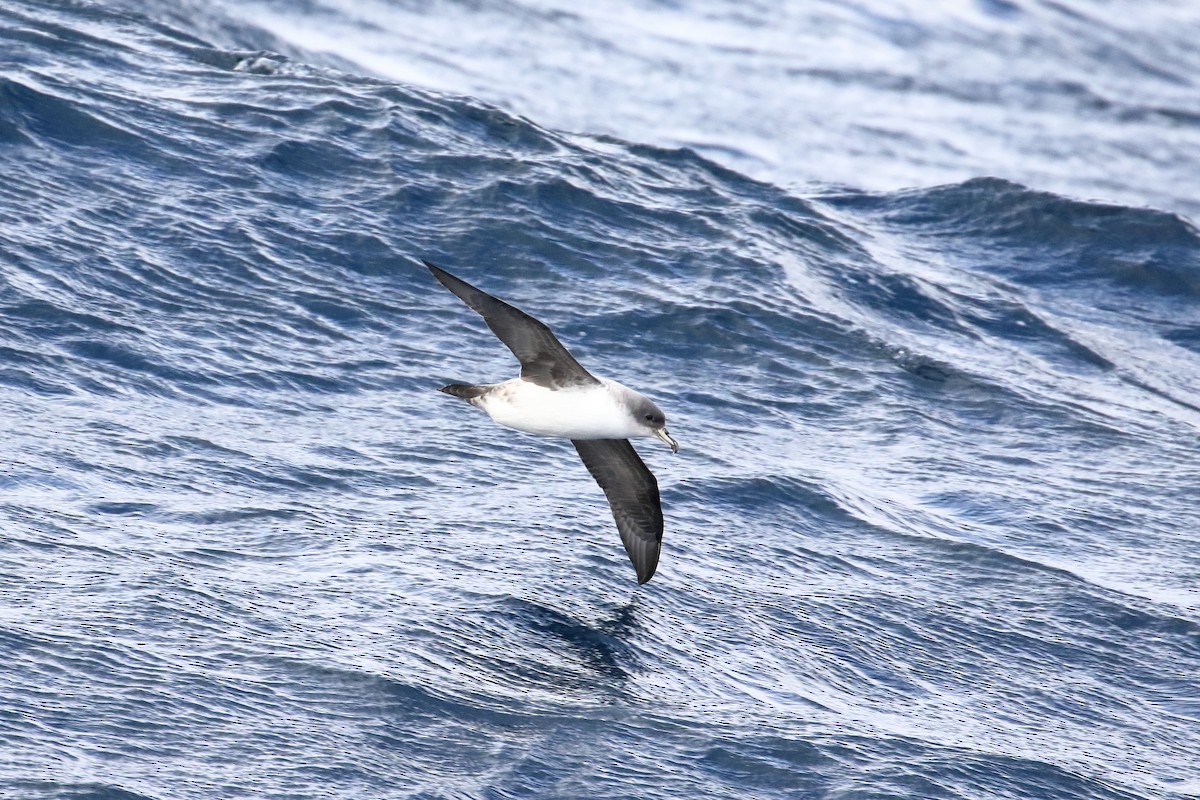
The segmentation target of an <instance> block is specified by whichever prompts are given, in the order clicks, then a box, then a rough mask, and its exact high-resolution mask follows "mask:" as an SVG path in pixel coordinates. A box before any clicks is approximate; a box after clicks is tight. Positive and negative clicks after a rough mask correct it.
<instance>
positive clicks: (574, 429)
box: [473, 378, 642, 439]
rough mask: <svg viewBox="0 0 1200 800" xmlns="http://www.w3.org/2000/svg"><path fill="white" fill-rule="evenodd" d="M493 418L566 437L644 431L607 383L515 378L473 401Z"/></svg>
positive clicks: (613, 436)
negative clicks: (552, 384) (566, 384)
mask: <svg viewBox="0 0 1200 800" xmlns="http://www.w3.org/2000/svg"><path fill="white" fill-rule="evenodd" d="M473 403H474V405H477V406H479V407H480V408H482V409H483V410H484V411H486V412H487V413H488V416H490V417H491V418H492V419H493V420H495V421H496V422H498V423H500V424H501V425H506V426H508V427H510V428H516V429H517V430H519V431H525V432H527V433H536V434H538V435H540V436H561V437H564V438H567V439H628V438H629V437H630V436H637V435H640V434H641V433H642V431H641V430H640V429H639V426H637V425H635V424H634V422H633V420H632V418H631V417H630V416H629V413H628V412H627V411H626V410H625V408H624V406H622V405H621V404H620V403H619V402H618V401H617V398H616V397H614V395H613V393H612V392H611V391H610V390H609V388H608V386H607V385H605V384H600V385H598V386H587V387H580V388H577V389H557V390H551V389H547V388H545V387H542V386H538V385H537V384H535V383H530V382H529V381H526V380H523V379H521V378H515V379H513V380H511V381H505V382H504V383H501V384H497V386H496V387H495V388H494V389H492V390H491V391H490V392H488V393H487V394H485V395H483V396H481V397H479V398H478V399H477V400H475V401H473Z"/></svg>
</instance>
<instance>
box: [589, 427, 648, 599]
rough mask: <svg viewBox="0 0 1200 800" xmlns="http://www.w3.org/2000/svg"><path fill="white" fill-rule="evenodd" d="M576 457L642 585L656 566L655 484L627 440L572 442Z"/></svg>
mask: <svg viewBox="0 0 1200 800" xmlns="http://www.w3.org/2000/svg"><path fill="white" fill-rule="evenodd" d="M571 444H573V445H575V449H576V450H577V451H579V457H580V458H582V459H583V463H584V465H585V466H586V467H587V468H588V472H590V473H592V477H593V478H595V479H596V483H598V484H600V488H601V489H603V490H604V494H605V495H606V496H607V497H608V504H609V505H610V506H611V507H612V513H613V519H615V520H616V521H617V530H618V531H620V532H621V541H622V542H624V543H625V552H627V553H629V560H630V561H632V562H633V568H634V569H635V570H637V579H638V583H645V582H646V581H648V580H650V578H651V577H653V575H654V570H655V568H657V567H658V554H659V551H660V550H661V549H662V533H663V515H662V506H661V505H660V504H659V500H658V481H657V480H655V479H654V473H652V472H651V471H650V470H649V469H648V468H647V467H646V465H645V463H643V462H642V459H641V458H640V457H639V456H638V454H637V451H636V450H634V449H633V445H631V444H630V443H629V440H627V439H572V440H571Z"/></svg>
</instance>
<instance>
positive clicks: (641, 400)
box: [632, 395, 679, 453]
mask: <svg viewBox="0 0 1200 800" xmlns="http://www.w3.org/2000/svg"><path fill="white" fill-rule="evenodd" d="M632 413H633V416H634V419H636V420H637V424H638V426H639V427H640V428H644V429H645V431H646V433H645V434H644V435H646V436H654V437H655V438H658V439H661V440H662V441H663V442H665V443H666V444H667V446H668V447H670V448H671V452H672V453H678V452H679V443H678V442H676V441H675V440H674V439H672V438H671V434H669V433H667V415H666V414H664V413H663V412H662V409H661V408H659V407H658V406H656V405H655V404H654V402H653V401H651V400H650V399H649V398H647V397H642V396H640V395H639V396H638V401H637V402H636V403H635V404H634V406H633V409H632Z"/></svg>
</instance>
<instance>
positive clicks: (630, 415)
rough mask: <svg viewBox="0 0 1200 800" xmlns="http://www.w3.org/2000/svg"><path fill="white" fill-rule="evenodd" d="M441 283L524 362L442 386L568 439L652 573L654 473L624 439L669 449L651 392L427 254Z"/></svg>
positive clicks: (635, 556)
mask: <svg viewBox="0 0 1200 800" xmlns="http://www.w3.org/2000/svg"><path fill="white" fill-rule="evenodd" d="M424 263H425V266H426V267H428V268H429V271H430V272H432V273H433V277H435V278H437V279H438V281H440V282H441V284H442V285H443V286H445V287H446V288H447V289H449V290H450V291H451V292H452V293H453V294H454V295H455V296H457V297H458V299H459V300H462V301H463V302H464V303H466V304H467V305H468V306H470V307H471V308H472V309H473V310H474V311H475V312H476V313H478V314H479V315H480V316H481V317H483V321H484V322H486V323H487V325H488V327H489V328H491V329H492V333H494V334H496V336H497V337H499V339H500V341H501V342H503V343H504V344H505V345H507V346H508V349H509V350H512V352H513V355H515V356H516V357H517V360H518V361H520V362H521V375H520V377H517V378H513V379H512V380H508V381H504V382H503V383H484V384H463V383H452V384H450V385H449V386H443V387H442V388H441V391H443V392H445V393H446V394H451V395H454V396H455V397H459V398H461V399H463V400H466V401H467V402H468V403H470V404H471V405H473V406H475V407H476V408H481V409H483V410H484V411H486V412H487V414H488V416H490V417H491V418H492V419H493V420H495V421H496V422H499V423H500V424H501V425H507V426H508V427H510V428H516V429H517V430H519V431H525V432H527V433H534V434H538V435H540V436H558V437H562V438H565V439H570V440H571V443H572V444H573V445H575V449H576V450H577V451H578V452H579V457H580V458H582V459H583V463H584V465H585V466H586V467H587V468H588V471H589V472H591V473H592V477H593V478H595V479H596V483H598V484H600V488H601V489H603V490H604V494H605V495H606V496H607V497H608V504H609V505H610V506H611V507H612V513H613V518H614V519H615V520H616V522H617V530H618V531H620V533H621V541H622V542H624V544H625V551H626V552H627V553H629V560H630V561H632V562H633V567H634V569H635V570H636V571H637V580H638V583H645V582H646V581H648V580H650V578H651V577H652V576H653V575H654V570H655V568H656V567H657V566H658V554H659V550H660V549H661V546H662V532H663V516H662V507H661V506H660V505H659V500H658V481H656V480H655V479H654V474H653V473H651V472H650V470H649V469H647V468H646V465H645V464H644V463H643V462H642V459H641V458H639V457H638V454H637V451H635V450H634V449H633V445H631V444H630V443H629V439H631V438H633V437H635V436H654V437H657V438H659V439H661V440H662V441H664V442H666V443H667V444H668V445H670V447H671V452H673V453H676V452H679V445H678V444H677V443H676V442H675V440H674V439H672V438H671V436H670V434H668V433H667V418H666V415H665V414H663V412H662V411H661V410H660V409H659V407H658V406H656V405H655V404H654V403H653V402H652V401H651V400H650V399H649V398H648V397H645V396H644V395H641V394H639V393H637V392H635V391H633V390H632V389H629V388H627V387H625V386H622V385H621V384H619V383H617V382H616V381H613V380H608V379H606V378H601V377H598V376H595V375H592V374H591V373H590V372H588V371H587V370H586V369H584V368H583V367H582V366H580V364H579V362H578V361H576V360H575V358H574V356H572V355H571V354H570V353H569V352H567V348H565V347H563V346H562V343H560V342H559V341H558V339H557V338H556V337H555V336H554V334H553V333H551V332H550V329H549V328H548V327H546V326H545V325H544V324H543V323H541V322H538V321H537V320H536V319H534V318H533V317H531V316H529V315H528V314H526V313H525V312H524V311H521V310H520V309H518V308H514V307H513V306H510V305H509V304H508V303H505V302H503V301H502V300H497V299H496V298H495V297H492V296H491V295H490V294H487V293H486V292H482V291H480V290H479V289H476V288H475V287H474V286H472V285H471V284H469V283H467V282H466V281H463V280H460V279H458V278H456V277H454V276H453V275H451V274H450V273H449V272H446V270H444V269H442V268H440V267H438V266H437V265H435V264H431V263H429V262H428V261H425V262H424Z"/></svg>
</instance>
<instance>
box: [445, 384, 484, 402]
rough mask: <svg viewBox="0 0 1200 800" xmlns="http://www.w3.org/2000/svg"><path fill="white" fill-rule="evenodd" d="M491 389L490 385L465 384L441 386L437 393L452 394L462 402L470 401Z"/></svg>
mask: <svg viewBox="0 0 1200 800" xmlns="http://www.w3.org/2000/svg"><path fill="white" fill-rule="evenodd" d="M491 388H492V386H491V384H482V385H478V386H472V385H470V384H466V383H452V384H450V385H449V386H443V387H442V388H441V389H438V391H439V392H445V393H446V394H452V395H454V396H455V397H458V398H461V399H463V400H467V401H471V400H474V399H475V398H476V397H479V396H480V395H483V394H486V393H487V391H488V389H491Z"/></svg>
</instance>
